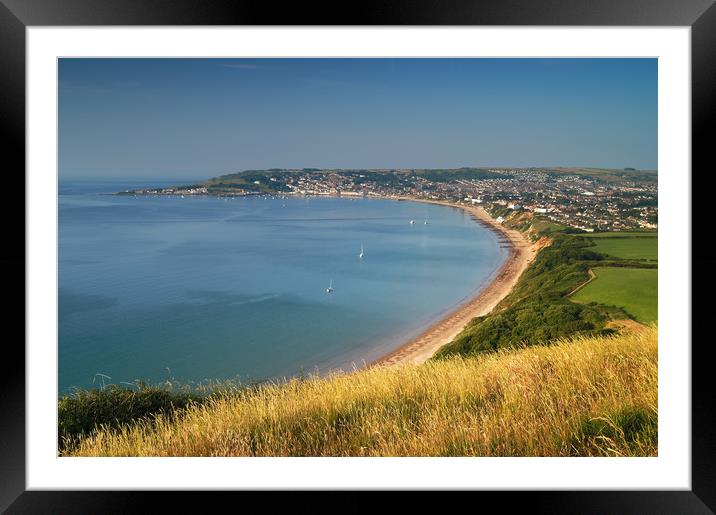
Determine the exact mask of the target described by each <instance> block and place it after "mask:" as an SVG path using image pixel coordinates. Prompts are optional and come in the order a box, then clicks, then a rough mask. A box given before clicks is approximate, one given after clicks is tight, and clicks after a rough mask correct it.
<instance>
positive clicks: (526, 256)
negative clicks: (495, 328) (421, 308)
mask: <svg viewBox="0 0 716 515" xmlns="http://www.w3.org/2000/svg"><path fill="white" fill-rule="evenodd" d="M405 200H411V201H414V202H425V203H429V204H438V205H442V206H448V207H454V208H458V209H462V210H464V211H465V212H467V213H468V214H469V215H470V216H471V217H472V218H473V220H475V222H477V223H480V224H481V225H483V226H484V227H486V228H488V229H490V230H492V231H494V232H496V233H498V234H499V236H500V245H505V246H507V248H509V255H508V256H507V259H505V262H504V263H503V264H502V266H501V267H500V268H499V269H498V270H497V272H496V273H495V274H494V275H493V279H492V281H491V282H490V283H489V284H488V285H487V286H485V287H484V288H482V289H480V290H478V291H477V292H476V293H475V295H474V296H473V297H472V298H471V299H470V300H468V301H467V302H465V303H463V304H460V305H459V306H458V307H456V308H455V309H454V310H452V311H450V312H449V313H447V314H446V315H445V316H444V317H442V318H441V319H440V320H438V321H437V322H435V323H434V324H432V325H431V326H430V327H428V328H427V329H426V330H425V331H423V332H422V333H420V334H419V335H418V336H416V337H415V338H413V339H411V340H409V341H408V342H406V343H404V344H403V345H401V346H400V347H398V348H397V349H395V350H393V351H391V352H390V353H388V354H386V355H385V356H383V357H381V358H378V359H377V360H375V361H373V362H372V363H370V364H369V365H368V366H369V367H374V366H391V365H398V364H404V363H412V364H420V363H424V362H425V361H427V360H428V359H430V358H431V357H432V356H433V355H434V354H435V353H436V352H437V351H438V349H440V348H441V347H443V346H444V345H446V344H448V343H450V342H451V341H452V340H453V339H454V338H455V337H456V336H457V335H458V334H459V333H460V332H462V330H463V329H464V328H465V326H466V325H467V324H468V323H469V322H470V320H472V319H473V318H475V317H478V316H483V315H487V314H488V313H490V312H491V311H492V310H493V309H494V307H495V306H496V305H497V304H498V303H499V302H500V301H501V300H502V299H503V298H505V297H506V296H507V295H508V294H509V293H510V291H512V288H513V287H514V285H515V284H516V283H517V280H518V279H519V278H520V276H521V275H522V272H524V270H525V269H526V268H527V266H528V265H529V264H530V263H531V262H532V260H533V259H534V257H535V254H536V252H537V249H536V248H535V246H534V245H532V244H530V242H529V241H527V239H525V237H524V236H523V235H522V233H520V232H519V231H516V230H514V229H509V228H507V227H504V226H503V225H502V224H500V223H498V222H497V221H496V220H495V219H493V218H492V217H491V216H490V214H489V213H488V212H487V211H485V210H484V209H483V208H482V207H480V206H463V205H460V204H454V203H451V202H446V201H437V200H423V199H413V198H410V199H407V198H406V199H405Z"/></svg>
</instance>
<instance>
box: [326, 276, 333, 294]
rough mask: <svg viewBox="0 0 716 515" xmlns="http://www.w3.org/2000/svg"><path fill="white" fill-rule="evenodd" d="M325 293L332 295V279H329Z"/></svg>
mask: <svg viewBox="0 0 716 515" xmlns="http://www.w3.org/2000/svg"><path fill="white" fill-rule="evenodd" d="M326 293H333V279H331V283H330V285H329V286H328V288H326Z"/></svg>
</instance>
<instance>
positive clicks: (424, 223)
mask: <svg viewBox="0 0 716 515" xmlns="http://www.w3.org/2000/svg"><path fill="white" fill-rule="evenodd" d="M423 225H428V217H427V216H426V217H425V221H424V222H423Z"/></svg>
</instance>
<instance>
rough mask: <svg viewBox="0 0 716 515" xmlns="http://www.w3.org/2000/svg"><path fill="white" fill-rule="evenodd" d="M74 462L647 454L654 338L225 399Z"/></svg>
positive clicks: (653, 419) (116, 433)
mask: <svg viewBox="0 0 716 515" xmlns="http://www.w3.org/2000/svg"><path fill="white" fill-rule="evenodd" d="M68 454H70V455H74V456H655V455H657V330H656V328H655V327H652V328H649V329H646V330H644V331H641V332H637V333H627V334H622V335H619V336H613V337H598V338H594V337H593V338H577V339H574V340H571V341H561V342H559V343H557V344H554V345H551V346H540V347H530V348H525V349H518V350H511V351H500V352H496V353H491V354H487V355H483V356H479V357H472V358H463V357H459V356H456V357H452V358H450V359H445V360H440V361H433V362H428V363H426V364H423V365H419V366H413V365H406V366H403V367H399V368H373V369H369V370H364V371H359V372H354V373H352V374H345V375H336V376H332V377H329V378H326V379H315V378H312V379H308V380H292V381H291V382H289V383H287V384H283V385H265V386H260V387H258V388H255V389H248V390H236V391H228V392H226V393H225V394H223V395H219V396H215V397H213V398H211V399H209V400H208V401H206V402H204V403H202V404H190V405H189V407H188V408H186V409H184V410H182V411H181V412H179V413H170V414H165V415H162V414H160V415H157V416H156V418H155V419H153V420H146V419H145V420H144V421H139V422H136V423H133V424H131V425H125V426H121V427H120V429H111V428H104V429H101V430H100V431H99V432H96V433H94V434H93V435H92V436H90V437H87V438H84V439H82V440H81V441H80V442H79V445H78V446H77V447H75V450H74V451H73V452H72V453H68Z"/></svg>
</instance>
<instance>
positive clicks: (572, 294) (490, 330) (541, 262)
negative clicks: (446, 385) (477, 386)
mask: <svg viewBox="0 0 716 515" xmlns="http://www.w3.org/2000/svg"><path fill="white" fill-rule="evenodd" d="M491 214H492V215H493V216H494V217H496V218H497V217H502V218H503V219H504V221H503V223H504V224H505V225H507V226H509V227H511V228H513V229H517V230H519V231H521V232H523V233H525V234H526V235H527V236H528V237H529V238H530V239H531V240H533V241H548V242H549V244H548V245H545V246H544V248H542V249H541V250H540V251H539V253H538V254H537V256H536V258H535V259H534V261H533V262H532V264H531V265H530V266H529V267H528V268H527V270H525V272H524V273H523V274H522V276H521V277H520V279H519V281H518V282H517V284H516V285H515V287H514V288H513V289H512V291H511V292H510V294H509V295H507V296H506V297H505V298H504V299H503V300H502V301H501V302H500V303H499V304H498V305H497V306H496V307H495V309H494V310H492V311H491V312H490V313H489V314H487V315H485V316H482V317H478V318H475V319H473V320H472V321H471V322H470V323H469V324H468V325H467V326H466V327H465V329H464V330H463V331H462V332H461V333H460V334H459V335H458V336H457V337H456V338H455V339H454V340H453V341H452V342H451V343H449V344H447V345H446V346H444V347H442V348H441V349H440V350H439V351H438V352H437V353H436V354H435V358H436V359H440V358H444V357H446V356H451V355H455V354H461V355H473V354H477V353H482V352H489V351H494V350H497V349H500V348H509V347H515V346H522V345H540V344H547V343H549V342H550V341H551V340H554V339H556V338H560V337H564V336H569V335H575V334H583V335H599V334H609V333H612V332H614V331H615V329H614V328H613V327H611V324H610V322H611V321H614V320H619V319H628V318H632V319H636V320H638V321H640V322H646V323H648V322H652V321H656V319H657V316H656V311H657V310H656V306H657V296H656V293H657V292H656V278H657V270H656V266H657V265H656V242H657V238H656V233H655V232H644V233H627V234H623V235H622V234H619V233H605V234H596V235H594V237H587V236H588V235H587V234H585V233H577V231H573V230H568V229H567V228H565V227H563V226H560V225H559V224H555V223H554V222H552V221H550V220H547V219H545V218H543V217H539V216H534V215H533V214H532V213H526V212H521V211H515V210H510V209H507V208H506V207H504V206H500V205H494V206H492V207H491ZM597 267H598V270H599V272H596V270H597ZM602 277H603V279H600V278H602Z"/></svg>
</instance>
